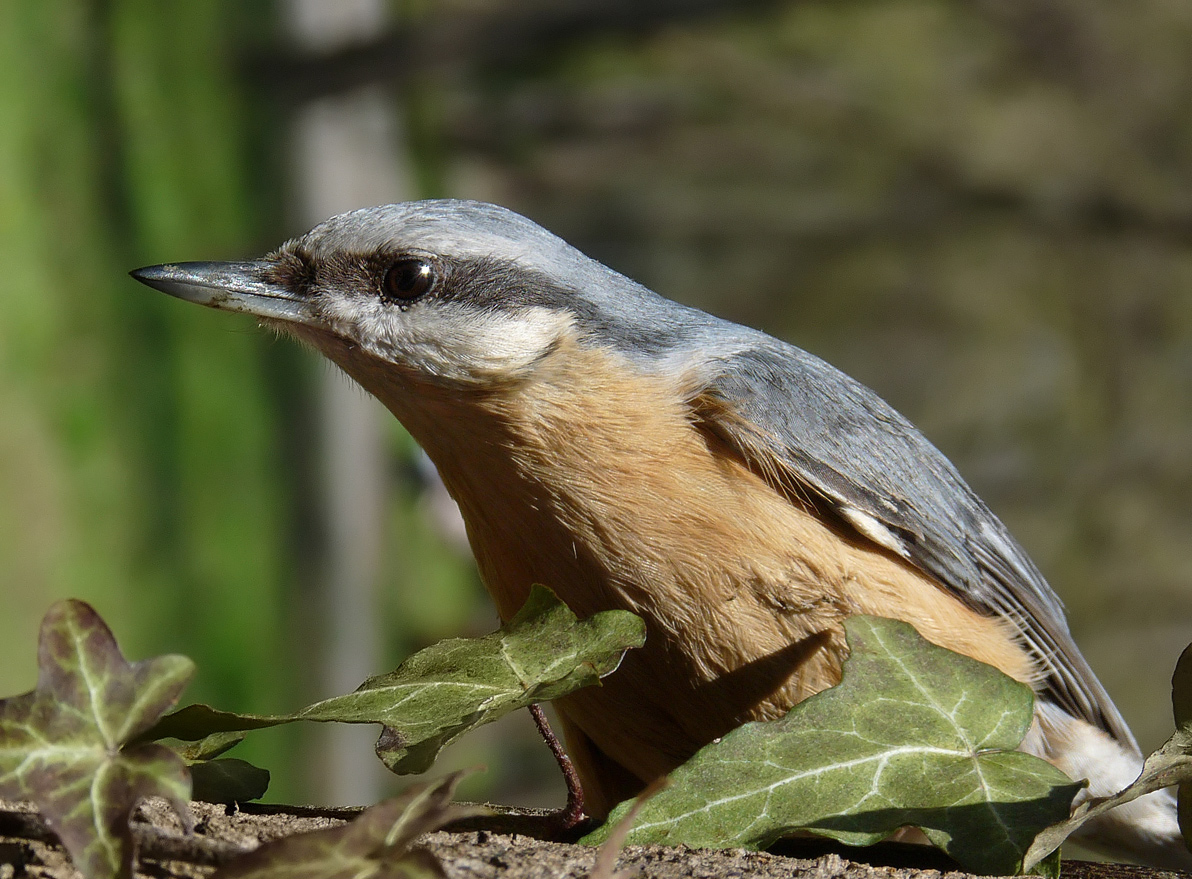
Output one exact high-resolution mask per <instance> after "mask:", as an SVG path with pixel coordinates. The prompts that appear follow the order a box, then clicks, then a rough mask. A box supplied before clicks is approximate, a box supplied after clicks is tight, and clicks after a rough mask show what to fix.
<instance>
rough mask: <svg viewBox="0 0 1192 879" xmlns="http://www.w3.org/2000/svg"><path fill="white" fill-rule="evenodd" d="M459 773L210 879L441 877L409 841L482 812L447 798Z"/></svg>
mask: <svg viewBox="0 0 1192 879" xmlns="http://www.w3.org/2000/svg"><path fill="white" fill-rule="evenodd" d="M463 774H464V773H461V772H456V773H452V774H451V775H448V776H446V777H445V778H442V779H439V780H438V781H436V782H432V783H429V784H418V785H414V786H412V787H410V788H409V789H408V790H407V791H406V792H405V793H403V794H402V795H401V796H399V797H395V798H393V799H391V800H385V801H384V802H382V803H378V804H377V805H375V806H373V807H372V808H371V809H367V810H366V811H364V812H363V813H362V814H361V815H360V817H359V818H357V819H356V820H355V821H352V822H351V823H350V824H344V825H343V826H341V827H333V828H330V829H328V830H316V831H313V832H311V833H301V834H298V835H296V836H288V837H286V838H284V839H279V840H276V841H274V842H270V843H266V844H265V845H263V846H261V847H260V848H258V849H257V850H255V851H253V852H250V853H249V854H247V855H243V856H241V857H239V858H237V859H236V860H234V861H232V862H231V863H230V864H228V865H227V866H225V867H222V868H221V869H219V870H217V871H216V872H215V874H214V875H213V876H212V877H211V879H356V877H360V876H370V877H374V879H444V877H445V875H446V874H445V873H444V872H443V867H442V865H441V864H440V863H439V861H438V859H437V858H436V857H435V856H434V855H433V854H431V853H430V852H428V851H426V850H424V849H415V848H413V845H414V842H415V840H417V838H418V837H419V836H421V835H422V834H424V833H429V832H430V831H432V830H438V829H439V828H440V827H442V826H443V825H444V824H447V823H449V822H451V821H455V820H458V819H460V818H466V817H469V816H471V815H476V814H483V813H484V812H485V811H486V810H484V809H480V808H477V807H475V806H461V805H456V804H453V803H452V802H451V796H452V794H453V793H454V792H455V786H456V785H457V784H458V783H459V780H460V778H461V777H462V776H463Z"/></svg>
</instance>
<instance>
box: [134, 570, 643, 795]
mask: <svg viewBox="0 0 1192 879" xmlns="http://www.w3.org/2000/svg"><path fill="white" fill-rule="evenodd" d="M644 642H645V624H644V623H643V622H642V621H641V619H639V618H638V617H636V616H634V615H633V614H631V613H629V612H628V611H620V610H610V611H604V612H602V613H597V614H593V615H592V616H591V617H589V618H588V619H586V620H582V621H580V620H578V619H577V618H576V616H575V614H573V613H572V612H571V610H570V609H569V608H568V607H567V605H565V604H563V603H562V602H561V601H559V599H558V598H556V597H555V595H554V593H552V592H551V591H550V590H549V589H546V588H545V587H542V586H535V587H534V588H533V590H532V591H531V592H530V597H529V599H528V600H527V601H526V603H525V605H524V606H523V607H522V609H521V610H520V611H518V613H517V615H516V616H515V617H514V618H513V619H511V620H510V621H509V622H508V623H506V624H505V625H504V626H502V627H501V629H500V630H498V631H497V632H494V633H493V634H491V635H486V636H485V637H483V638H455V639H451V640H447V641H440V642H439V643H438V644H434V645H432V646H431V647H428V648H426V649H425V650H422V651H419V652H418V653H415V654H414V655H413V656H411V657H410V658H409V659H407V660H406V661H405V662H403V663H402V664H401V665H400V666H399V667H398V668H397V669H396V670H395V671H393V672H390V673H389V674H385V675H380V676H378V677H375V678H370V679H369V680H367V681H365V682H364V683H363V684H362V685H361V686H360V688H359V689H357V690H356V691H355V692H352V693H348V694H346V695H343V696H336V697H334V698H331V699H327V700H325V701H322V702H316V703H315V704H314V705H310V706H308V707H306V708H304V709H302V710H301V711H298V712H296V713H294V714H287V715H271V716H266V715H254V714H234V713H232V712H229V711H218V710H216V709H214V708H211V707H209V706H206V705H190V706H188V707H186V708H183V709H182V710H181V711H177V712H175V713H174V714H171V715H169V716H168V717H165V718H163V719H162V722H161V723H159V724H158V725H157V726H156V727H154V728H153V729H152V730H150V731H149V733H148V734H147V735H146V738H147V739H155V738H165V737H173V738H178V739H186V740H195V739H200V738H203V737H205V736H209V735H212V734H214V733H221V732H228V731H232V730H250V729H260V728H262V727H267V726H276V725H277V724H281V723H292V722H294V721H298V720H311V721H319V722H324V723H326V722H341V723H379V724H381V725H383V726H384V727H385V729H384V730H383V731H382V733H381V736H380V738H379V740H378V741H377V755H378V756H379V757H380V758H381V759H382V760H383V761H384V762H385V765H386V766H388V767H389V768H390V769H391V770H392V771H394V772H397V773H402V774H405V773H414V772H424V771H426V770H427V769H428V768H430V766H431V764H432V763H433V762H434V760H435V757H436V756H437V755H438V753H439V751H440V750H442V749H443V748H444V747H446V746H447V745H449V744H450V743H451V742H453V741H455V740H456V739H457V738H459V737H460V736H461V735H463V734H464V733H466V732H468V731H469V730H471V729H475V728H476V727H478V726H480V725H482V724H485V723H489V722H491V721H494V720H497V719H498V718H500V717H503V716H504V715H506V714H508V713H509V712H511V711H515V710H517V709H519V708H524V707H526V706H528V705H531V704H533V703H535V702H545V701H548V700H551V699H557V698H558V697H559V696H563V695H566V694H567V693H571V692H573V691H575V690H578V689H580V688H581V687H587V686H591V685H592V684H596V683H599V681H600V678H602V677H604V676H605V675H608V674H611V673H612V672H613V671H615V670H616V668H617V666H618V665H619V664H620V662H621V658H622V657H623V656H624V655H625V651H626V650H629V649H630V648H633V647H640V646H641V645H642V644H643V643H644Z"/></svg>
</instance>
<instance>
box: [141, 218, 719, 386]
mask: <svg viewBox="0 0 1192 879" xmlns="http://www.w3.org/2000/svg"><path fill="white" fill-rule="evenodd" d="M132 275H133V277H134V278H136V279H137V280H139V281H142V282H144V283H145V284H148V285H149V286H151V287H155V288H156V289H158V290H162V291H164V292H166V293H169V294H171V295H173V296H177V297H179V298H181V299H185V300H188V301H191V302H198V303H200V304H202V305H207V306H210V307H212V308H218V309H224V310H227V311H239V312H246V313H248V314H252V315H255V316H256V317H258V318H259V319H261V320H262V321H263V322H264V323H266V324H269V325H271V326H274V327H276V328H278V329H281V330H284V331H286V332H289V333H291V334H293V335H295V336H297V337H299V338H301V339H303V340H305V341H307V342H309V343H311V344H313V345H314V346H315V347H316V348H318V349H319V350H321V351H322V352H323V353H324V354H326V355H327V356H329V357H330V358H331V359H332V360H335V361H336V362H338V363H340V365H341V366H344V367H345V368H346V369H347V370H348V371H349V372H350V373H352V374H353V375H355V376H356V377H357V378H360V377H361V376H360V375H358V373H359V372H360V370H361V369H362V368H363V367H361V366H360V363H363V362H368V363H372V364H374V365H375V366H378V367H380V366H383V365H384V366H387V367H388V368H392V369H394V370H397V371H400V372H403V373H404V374H406V375H407V376H408V377H410V378H412V379H418V380H423V381H430V382H433V383H438V384H444V385H451V386H482V387H483V386H488V385H492V384H495V383H506V382H509V381H516V380H518V379H520V378H523V377H525V376H527V375H528V374H531V373H532V372H533V371H534V368H535V365H536V364H538V363H540V362H541V361H542V360H543V359H544V358H545V357H546V356H547V355H548V354H549V353H550V352H552V351H553V350H555V349H556V348H557V347H558V346H559V345H560V344H562V343H564V342H565V341H567V340H580V341H582V343H583V344H586V345H591V346H600V347H603V348H606V349H609V350H610V351H613V352H616V353H619V354H622V355H624V356H626V357H627V358H628V359H629V360H631V361H633V362H635V363H636V364H637V365H638V367H640V368H646V369H651V368H654V367H657V366H658V365H659V364H661V363H664V362H665V361H667V360H668V359H669V358H670V357H671V355H673V354H675V353H676V352H678V351H679V350H680V349H682V348H683V347H684V345H685V343H688V342H690V341H691V340H692V339H693V337H694V335H697V334H698V333H697V328H698V326H699V325H701V324H704V323H705V322H706V321H707V320H708V318H707V316H706V315H703V314H702V313H701V312H697V311H694V310H692V309H687V308H684V307H682V306H679V305H677V304H675V303H673V302H670V301H668V300H666V299H663V298H661V297H659V296H657V295H656V294H654V293H651V292H650V291H649V290H647V289H645V288H644V287H642V286H640V285H638V284H636V283H634V282H632V281H630V280H629V279H628V278H625V277H624V276H622V275H619V274H617V273H616V272H614V271H612V270H611V269H608V268H607V267H605V266H604V265H602V264H600V263H599V262H596V261H595V260H592V259H589V258H588V257H586V256H584V255H583V254H582V253H580V252H579V251H578V250H576V249H575V248H573V247H571V246H570V245H568V244H567V243H566V242H564V241H563V240H561V239H560V238H558V237H556V236H554V235H552V234H551V233H549V232H547V231H546V230H545V229H543V228H541V227H540V226H538V225H536V224H534V223H533V222H531V221H529V220H527V219H526V218H524V217H522V216H520V215H518V214H515V213H513V212H512V211H509V210H506V209H504V208H499V207H496V206H493V205H488V204H482V203H478V202H468V201H451V200H444V201H423V202H410V203H405V204H396V205H386V206H382V207H375V208H367V209H364V210H358V211H353V212H351V213H347V214H342V215H340V216H337V217H333V218H331V219H330V220H327V221H326V222H324V223H322V224H320V225H318V226H316V227H315V228H314V229H312V230H311V231H310V232H308V233H307V234H306V235H303V236H302V237H300V238H296V239H294V240H292V241H290V242H288V243H286V244H285V245H283V246H282V247H281V248H280V249H278V250H277V251H275V252H273V253H271V254H269V255H267V256H265V257H263V258H261V259H258V260H252V261H247V262H226V263H224V262H221V263H216V262H195V263H174V264H166V265H159V266H152V267H148V268H143V269H137V270H136V271H134V272H132Z"/></svg>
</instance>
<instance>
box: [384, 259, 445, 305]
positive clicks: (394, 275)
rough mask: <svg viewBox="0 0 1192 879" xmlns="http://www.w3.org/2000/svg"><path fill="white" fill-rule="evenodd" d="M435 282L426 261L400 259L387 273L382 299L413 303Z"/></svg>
mask: <svg viewBox="0 0 1192 879" xmlns="http://www.w3.org/2000/svg"><path fill="white" fill-rule="evenodd" d="M434 282H435V276H434V273H433V272H432V270H431V265H430V263H428V262H427V261H426V260H424V259H418V258H416V257H411V258H409V259H399V260H398V261H397V262H395V263H394V264H393V265H391V266H390V267H389V270H388V271H387V272H385V280H384V281H383V282H382V284H381V297H382V298H383V299H387V300H389V301H390V302H413V301H414V300H415V299H417V298H418V297H420V296H422V295H423V294H425V293H426V291H427V290H429V289H430V288H431V287H432V286H433V285H434Z"/></svg>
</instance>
